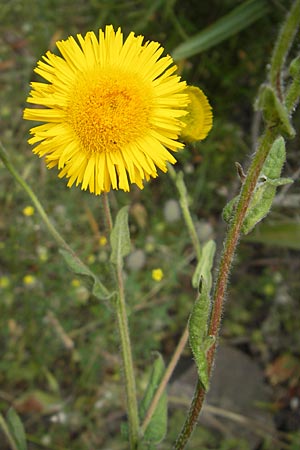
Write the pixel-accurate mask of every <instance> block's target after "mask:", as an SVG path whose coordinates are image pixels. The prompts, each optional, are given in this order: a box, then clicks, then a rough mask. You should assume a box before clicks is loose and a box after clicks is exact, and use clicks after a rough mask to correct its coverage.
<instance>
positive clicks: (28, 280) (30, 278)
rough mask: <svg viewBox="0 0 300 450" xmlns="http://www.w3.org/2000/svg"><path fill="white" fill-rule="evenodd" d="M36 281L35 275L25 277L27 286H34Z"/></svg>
mask: <svg viewBox="0 0 300 450" xmlns="http://www.w3.org/2000/svg"><path fill="white" fill-rule="evenodd" d="M35 282H36V278H35V277H34V276H33V275H25V277H23V283H24V284H25V286H33V285H34V284H35Z"/></svg>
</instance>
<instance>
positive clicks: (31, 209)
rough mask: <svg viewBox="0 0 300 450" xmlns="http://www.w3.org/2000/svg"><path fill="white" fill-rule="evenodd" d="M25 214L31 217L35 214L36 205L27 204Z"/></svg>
mask: <svg viewBox="0 0 300 450" xmlns="http://www.w3.org/2000/svg"><path fill="white" fill-rule="evenodd" d="M23 214H24V216H27V217H30V216H33V214H34V207H33V206H25V208H24V209H23Z"/></svg>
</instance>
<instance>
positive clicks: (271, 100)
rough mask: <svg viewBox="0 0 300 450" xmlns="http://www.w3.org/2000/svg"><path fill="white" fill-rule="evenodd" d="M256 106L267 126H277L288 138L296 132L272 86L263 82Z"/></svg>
mask: <svg viewBox="0 0 300 450" xmlns="http://www.w3.org/2000/svg"><path fill="white" fill-rule="evenodd" d="M256 108H257V109H261V110H262V113H263V116H264V119H265V121H266V123H267V124H268V126H270V127H278V129H279V131H280V132H281V133H282V134H284V135H285V136H287V137H289V138H293V137H294V136H295V134H296V132H295V130H294V128H293V126H292V124H291V120H290V115H289V112H288V110H287V108H286V106H285V105H284V104H283V103H282V102H281V101H280V99H279V98H278V97H277V95H276V92H275V90H274V89H273V88H272V86H270V85H268V84H265V85H263V86H262V87H261V89H260V92H259V96H258V99H257V102H256Z"/></svg>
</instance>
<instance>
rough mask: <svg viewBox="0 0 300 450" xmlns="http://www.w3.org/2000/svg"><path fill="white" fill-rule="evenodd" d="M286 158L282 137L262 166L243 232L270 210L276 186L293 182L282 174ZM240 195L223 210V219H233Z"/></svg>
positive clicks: (251, 227)
mask: <svg viewBox="0 0 300 450" xmlns="http://www.w3.org/2000/svg"><path fill="white" fill-rule="evenodd" d="M285 160H286V151H285V142H284V139H283V138H282V137H279V138H277V139H276V141H275V142H274V143H273V145H272V147H271V150H270V152H269V155H268V157H267V159H266V161H265V163H264V165H263V167H262V170H261V172H260V175H259V179H258V183H257V186H256V189H255V191H254V194H253V197H252V199H251V202H250V204H249V206H248V210H247V213H246V216H245V219H244V223H243V225H242V228H241V231H242V233H243V234H248V233H250V231H252V229H253V228H254V227H255V225H256V224H257V223H258V222H260V221H261V220H262V219H264V218H265V217H266V216H267V214H268V213H269V212H270V209H271V206H272V203H273V200H274V197H275V194H276V188H277V187H278V186H282V185H284V184H289V183H293V180H292V179H291V178H281V177H280V174H281V171H282V168H283V165H284V163H285ZM237 201H238V197H235V198H234V199H232V200H231V201H230V202H229V203H228V204H227V205H226V206H225V208H224V210H223V219H224V220H225V221H226V222H229V221H230V220H231V217H232V216H233V214H234V210H235V208H236V205H237Z"/></svg>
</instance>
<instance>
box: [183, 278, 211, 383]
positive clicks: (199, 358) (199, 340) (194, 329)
mask: <svg viewBox="0 0 300 450" xmlns="http://www.w3.org/2000/svg"><path fill="white" fill-rule="evenodd" d="M200 284H201V292H200V293H199V296H198V298H197V300H196V302H195V303H194V306H193V309H192V312H191V315H190V318H189V342H190V347H191V350H192V353H193V357H194V359H195V363H196V366H197V371H198V377H199V380H200V382H201V384H202V386H203V388H204V389H205V391H207V390H208V387H209V374H208V366H207V358H206V354H207V352H208V350H209V349H210V347H211V346H212V345H213V344H214V342H215V338H214V337H213V336H208V334H207V332H208V321H209V316H210V310H211V301H210V296H209V292H208V286H207V282H206V280H205V279H204V278H202V280H201V283H200Z"/></svg>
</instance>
